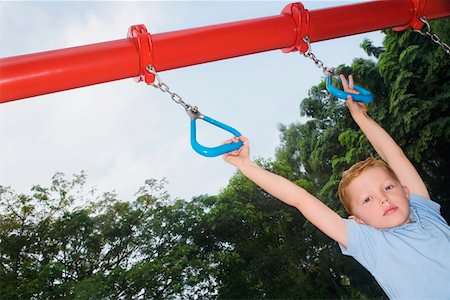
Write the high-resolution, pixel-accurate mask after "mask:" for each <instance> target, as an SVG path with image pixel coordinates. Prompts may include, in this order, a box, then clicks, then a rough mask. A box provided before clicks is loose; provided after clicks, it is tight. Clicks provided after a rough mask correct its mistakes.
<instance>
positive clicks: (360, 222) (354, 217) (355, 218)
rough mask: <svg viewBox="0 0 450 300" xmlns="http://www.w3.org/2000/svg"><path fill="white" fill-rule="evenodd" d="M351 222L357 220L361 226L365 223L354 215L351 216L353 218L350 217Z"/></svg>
mask: <svg viewBox="0 0 450 300" xmlns="http://www.w3.org/2000/svg"><path fill="white" fill-rule="evenodd" d="M348 218H349V219H350V220H355V221H356V222H357V223H359V224H364V221H363V220H361V219H360V218H358V217H356V216H354V215H351V216H349V217H348Z"/></svg>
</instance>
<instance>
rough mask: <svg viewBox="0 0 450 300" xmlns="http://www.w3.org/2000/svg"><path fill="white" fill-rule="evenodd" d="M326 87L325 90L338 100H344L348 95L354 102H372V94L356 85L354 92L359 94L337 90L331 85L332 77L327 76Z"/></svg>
mask: <svg viewBox="0 0 450 300" xmlns="http://www.w3.org/2000/svg"><path fill="white" fill-rule="evenodd" d="M339 81H340V79H339ZM326 86H327V90H328V91H329V92H330V93H331V94H333V95H334V96H336V97H337V98H339V99H344V100H346V99H347V96H348V95H350V96H352V98H353V100H354V101H356V102H364V103H369V102H371V101H372V100H373V95H372V93H370V92H369V91H368V90H366V89H363V88H362V87H360V86H358V85H356V84H355V90H357V91H358V92H359V94H353V93H348V92H344V91H341V90H338V89H337V88H335V87H334V86H333V84H332V75H328V76H327V79H326Z"/></svg>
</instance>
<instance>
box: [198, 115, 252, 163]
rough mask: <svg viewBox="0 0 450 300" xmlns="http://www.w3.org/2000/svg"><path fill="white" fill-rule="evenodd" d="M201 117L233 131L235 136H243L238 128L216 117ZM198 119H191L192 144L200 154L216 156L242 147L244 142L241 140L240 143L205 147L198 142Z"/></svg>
mask: <svg viewBox="0 0 450 300" xmlns="http://www.w3.org/2000/svg"><path fill="white" fill-rule="evenodd" d="M201 119H203V120H204V121H206V122H208V123H211V124H213V125H214V126H217V127H219V128H222V129H224V130H226V131H228V132H230V133H232V134H233V135H234V136H241V133H240V132H239V131H237V130H236V129H234V128H233V127H230V126H228V125H226V124H223V123H221V122H219V121H216V120H214V119H211V118H210V117H207V116H202V117H201ZM196 120H197V118H195V119H193V120H191V146H192V148H193V149H194V150H195V152H197V153H198V154H200V155H203V156H206V157H215V156H219V155H222V154H225V153H228V152H231V151H234V150H238V149H239V148H241V147H242V145H243V143H242V142H241V141H239V142H238V143H231V144H223V145H220V146H217V147H205V146H202V145H200V144H199V143H198V142H197V124H196V122H195V121H196Z"/></svg>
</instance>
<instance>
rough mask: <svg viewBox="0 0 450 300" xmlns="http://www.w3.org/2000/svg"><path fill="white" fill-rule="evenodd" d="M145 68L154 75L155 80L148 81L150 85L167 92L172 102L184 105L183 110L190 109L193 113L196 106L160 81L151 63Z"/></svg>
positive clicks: (196, 109)
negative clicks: (185, 100)
mask: <svg viewBox="0 0 450 300" xmlns="http://www.w3.org/2000/svg"><path fill="white" fill-rule="evenodd" d="M146 69H147V71H149V72H150V73H152V74H153V75H155V81H154V82H153V83H150V85H151V86H153V87H155V88H157V89H160V90H161V91H162V92H164V93H168V94H169V95H170V97H171V98H172V100H173V102H175V103H176V104H180V105H181V106H183V107H184V109H185V110H187V111H192V112H194V113H195V112H197V111H198V108H197V106H192V105H190V104H187V103H186V102H184V101H183V99H182V98H181V97H180V96H179V95H178V94H177V93H174V92H171V91H170V87H169V86H168V85H167V84H165V83H164V82H162V80H161V77H159V74H158V73H157V72H156V70H155V67H153V66H152V65H148V66H147V67H146Z"/></svg>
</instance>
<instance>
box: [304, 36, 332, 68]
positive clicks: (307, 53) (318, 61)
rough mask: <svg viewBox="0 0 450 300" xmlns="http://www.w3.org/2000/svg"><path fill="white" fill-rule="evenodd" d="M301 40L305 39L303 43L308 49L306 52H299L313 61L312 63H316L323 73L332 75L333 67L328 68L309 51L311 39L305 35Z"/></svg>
mask: <svg viewBox="0 0 450 300" xmlns="http://www.w3.org/2000/svg"><path fill="white" fill-rule="evenodd" d="M303 41H305V43H307V44H308V51H306V52H300V53H301V54H303V56H304V57H307V58H309V59H311V60H312V61H314V63H315V64H316V66H317V67H318V68H319V69H322V70H323V73H324V74H325V75H326V76H328V74H331V75H334V68H330V67H327V66H325V64H324V63H323V61H321V60H320V59H318V58H317V57H316V56H315V55H314V53H312V52H311V41H310V40H309V37H308V36H306V37H304V38H303Z"/></svg>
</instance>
